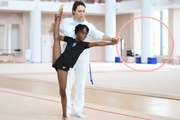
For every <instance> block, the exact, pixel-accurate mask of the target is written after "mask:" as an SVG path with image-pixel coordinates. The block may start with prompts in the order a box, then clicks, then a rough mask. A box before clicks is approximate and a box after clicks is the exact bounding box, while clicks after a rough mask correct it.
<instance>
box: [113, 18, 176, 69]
mask: <svg viewBox="0 0 180 120" xmlns="http://www.w3.org/2000/svg"><path fill="white" fill-rule="evenodd" d="M142 18H149V19H153V20H156V21H159V22H160V23H161V24H163V25H164V26H165V27H166V28H167V29H168V31H169V33H170V36H171V38H172V49H171V52H170V55H169V57H168V59H167V60H166V61H165V62H164V63H163V64H162V65H160V66H159V67H157V68H154V69H150V70H138V69H135V68H132V67H130V66H129V65H127V64H126V62H124V60H123V59H122V58H121V56H120V54H119V52H118V46H117V45H116V51H117V54H118V56H119V57H120V59H121V61H122V62H123V63H124V64H125V65H126V66H127V67H129V68H130V69H132V70H134V71H137V72H152V71H155V70H158V69H159V68H161V67H163V66H164V65H165V64H166V63H167V62H168V61H169V59H170V58H171V56H172V54H173V51H174V36H173V34H172V32H171V30H170V29H169V27H168V26H167V25H166V24H164V23H163V22H162V21H161V20H158V19H156V18H154V17H150V16H140V17H136V18H132V19H130V20H129V21H127V22H126V23H125V24H124V25H123V26H122V27H121V28H120V30H119V31H118V34H117V36H118V37H120V34H121V32H122V30H123V29H124V27H125V26H126V25H128V24H129V23H130V22H132V21H134V20H137V19H142Z"/></svg>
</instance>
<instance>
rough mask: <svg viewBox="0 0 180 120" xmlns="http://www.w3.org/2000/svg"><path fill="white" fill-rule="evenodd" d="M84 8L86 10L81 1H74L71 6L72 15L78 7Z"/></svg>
mask: <svg viewBox="0 0 180 120" xmlns="http://www.w3.org/2000/svg"><path fill="white" fill-rule="evenodd" d="M80 5H82V6H84V7H85V8H86V5H85V4H84V3H83V2H82V1H75V2H74V4H73V6H72V14H73V15H74V13H73V11H76V9H77V7H78V6H80Z"/></svg>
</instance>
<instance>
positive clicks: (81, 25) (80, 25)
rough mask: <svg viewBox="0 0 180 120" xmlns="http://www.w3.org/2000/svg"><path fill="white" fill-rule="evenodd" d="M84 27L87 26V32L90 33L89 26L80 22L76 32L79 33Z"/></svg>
mask: <svg viewBox="0 0 180 120" xmlns="http://www.w3.org/2000/svg"><path fill="white" fill-rule="evenodd" d="M84 28H86V30H87V33H89V28H88V27H87V26H86V25H83V24H79V25H77V26H76V27H75V34H77V33H78V32H79V31H83V29H84Z"/></svg>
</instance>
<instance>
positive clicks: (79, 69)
mask: <svg viewBox="0 0 180 120" xmlns="http://www.w3.org/2000/svg"><path fill="white" fill-rule="evenodd" d="M88 65H89V61H88V60H78V61H77V62H76V64H75V66H74V68H71V69H69V71H68V76H67V86H66V95H67V114H71V113H72V105H71V90H72V85H73V80H74V75H75V96H74V103H73V107H74V112H75V113H78V112H82V109H83V107H84V94H85V93H84V91H85V83H86V78H87V73H88V67H89V66H88Z"/></svg>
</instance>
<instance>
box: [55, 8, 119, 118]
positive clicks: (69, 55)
mask: <svg viewBox="0 0 180 120" xmlns="http://www.w3.org/2000/svg"><path fill="white" fill-rule="evenodd" d="M61 15H62V10H61V11H60V13H59V14H56V15H55V26H54V32H53V37H54V44H53V67H54V68H55V69H56V71H57V76H58V82H59V92H60V96H61V102H62V110H63V120H69V119H68V118H67V114H66V106H67V98H66V91H65V90H66V83H67V72H68V70H69V68H73V66H74V65H75V63H76V61H77V59H78V57H79V56H80V54H81V53H82V52H83V50H85V49H88V48H90V47H94V46H107V45H115V44H117V43H118V42H119V41H118V40H112V41H108V42H103V41H102V42H84V39H85V38H86V37H87V35H88V32H89V28H88V27H87V26H86V25H82V24H79V25H77V26H76V27H75V35H76V38H75V39H73V38H71V37H68V36H63V35H59V26H60V21H61ZM60 41H64V42H67V46H66V48H65V51H64V52H63V53H62V54H61V48H60Z"/></svg>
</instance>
